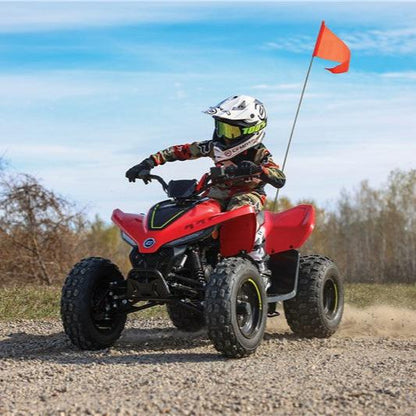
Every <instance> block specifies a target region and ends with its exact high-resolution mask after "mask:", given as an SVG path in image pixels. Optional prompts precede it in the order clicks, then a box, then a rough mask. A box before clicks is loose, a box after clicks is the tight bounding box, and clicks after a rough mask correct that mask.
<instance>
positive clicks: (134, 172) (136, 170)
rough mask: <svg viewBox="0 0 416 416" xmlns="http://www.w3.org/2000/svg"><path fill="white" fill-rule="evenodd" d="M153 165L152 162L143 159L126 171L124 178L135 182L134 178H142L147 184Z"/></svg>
mask: <svg viewBox="0 0 416 416" xmlns="http://www.w3.org/2000/svg"><path fill="white" fill-rule="evenodd" d="M153 167H154V164H153V166H152V163H150V162H149V161H148V160H144V161H143V162H141V163H139V164H138V165H135V166H133V167H132V168H130V169H129V170H128V171H127V172H126V178H128V180H129V182H135V181H136V179H143V181H144V183H145V184H147V183H148V182H150V181H151V180H150V178H149V175H150V169H152V168H153Z"/></svg>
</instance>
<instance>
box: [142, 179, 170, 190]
mask: <svg viewBox="0 0 416 416" xmlns="http://www.w3.org/2000/svg"><path fill="white" fill-rule="evenodd" d="M146 179H155V180H157V181H158V182H159V183H160V184H161V185H162V188H163V190H164V191H165V192H166V191H167V189H168V184H167V183H166V182H165V181H164V179H163V178H162V177H160V176H158V175H146Z"/></svg>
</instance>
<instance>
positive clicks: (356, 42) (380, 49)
mask: <svg viewBox="0 0 416 416" xmlns="http://www.w3.org/2000/svg"><path fill="white" fill-rule="evenodd" d="M335 34H336V35H337V36H339V38H340V39H342V40H343V41H344V42H345V43H346V44H347V45H348V46H349V47H350V49H351V50H353V51H354V50H356V51H363V52H366V53H372V54H379V55H401V54H411V53H414V52H416V28H413V27H412V28H398V29H385V30H367V31H352V32H348V33H344V32H339V33H337V32H336V33H335ZM315 41H316V37H312V36H292V37H284V38H280V39H278V40H274V41H271V42H267V43H266V44H265V45H264V48H266V49H275V50H287V51H291V52H293V53H306V52H311V51H312V50H313V47H314V45H315Z"/></svg>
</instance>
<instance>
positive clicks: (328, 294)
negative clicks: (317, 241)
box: [283, 255, 344, 338]
mask: <svg viewBox="0 0 416 416" xmlns="http://www.w3.org/2000/svg"><path fill="white" fill-rule="evenodd" d="M283 307H284V311H285V315H286V320H287V323H288V324H289V326H290V329H291V330H292V331H293V332H294V333H295V334H298V335H300V336H304V337H308V338H311V337H317V338H328V337H330V336H331V335H332V334H333V333H334V332H335V331H336V330H337V329H338V326H339V324H340V322H341V318H342V313H343V310H344V288H343V282H342V278H341V276H340V274H339V271H338V269H337V267H336V265H335V263H334V262H333V261H332V260H330V259H328V258H327V257H323V256H318V255H311V256H303V257H301V261H300V268H299V282H298V292H297V294H296V296H295V297H294V298H293V299H290V300H287V301H285V302H283Z"/></svg>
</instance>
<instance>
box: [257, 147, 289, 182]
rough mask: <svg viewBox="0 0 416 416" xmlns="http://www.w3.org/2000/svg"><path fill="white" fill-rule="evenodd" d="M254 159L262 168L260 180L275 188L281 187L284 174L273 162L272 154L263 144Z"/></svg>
mask: <svg viewBox="0 0 416 416" xmlns="http://www.w3.org/2000/svg"><path fill="white" fill-rule="evenodd" d="M255 159H256V160H255V162H257V163H258V164H259V165H260V166H261V167H262V169H263V172H262V173H261V174H260V178H261V180H263V181H264V182H266V183H268V184H270V185H272V186H274V187H275V188H281V187H282V186H283V185H284V184H285V182H286V176H285V174H284V173H283V172H282V171H281V170H280V169H279V165H277V164H276V163H274V161H273V159H272V155H271V154H270V152H269V151H268V150H267V149H266V148H265V147H264V146H262V147H261V148H260V149H259V151H258V153H257V155H256V158H255Z"/></svg>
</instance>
